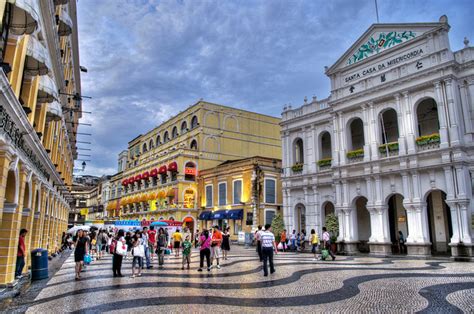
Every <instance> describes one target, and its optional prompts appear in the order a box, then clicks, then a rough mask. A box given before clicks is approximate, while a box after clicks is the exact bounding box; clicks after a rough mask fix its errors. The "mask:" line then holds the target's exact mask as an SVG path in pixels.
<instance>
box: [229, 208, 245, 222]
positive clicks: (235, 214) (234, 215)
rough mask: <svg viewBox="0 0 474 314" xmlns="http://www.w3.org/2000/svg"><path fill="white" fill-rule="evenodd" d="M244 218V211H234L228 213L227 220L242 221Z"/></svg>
mask: <svg viewBox="0 0 474 314" xmlns="http://www.w3.org/2000/svg"><path fill="white" fill-rule="evenodd" d="M243 218H244V210H243V209H232V210H229V211H228V212H227V219H234V220H241V219H243Z"/></svg>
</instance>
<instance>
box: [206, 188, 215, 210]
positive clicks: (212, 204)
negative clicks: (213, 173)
mask: <svg viewBox="0 0 474 314" xmlns="http://www.w3.org/2000/svg"><path fill="white" fill-rule="evenodd" d="M208 186H210V187H211V194H212V195H211V205H208V204H207V187H208ZM204 194H205V195H206V199H205V201H206V205H205V207H206V208H212V207H213V206H214V185H213V184H206V185H205V186H204Z"/></svg>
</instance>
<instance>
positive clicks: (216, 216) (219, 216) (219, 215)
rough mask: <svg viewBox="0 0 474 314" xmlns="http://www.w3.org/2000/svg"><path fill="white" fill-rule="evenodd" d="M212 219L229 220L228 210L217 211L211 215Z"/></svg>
mask: <svg viewBox="0 0 474 314" xmlns="http://www.w3.org/2000/svg"><path fill="white" fill-rule="evenodd" d="M211 219H227V210H216V211H215V212H213V213H212V214H211Z"/></svg>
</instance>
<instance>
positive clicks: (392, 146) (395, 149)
mask: <svg viewBox="0 0 474 314" xmlns="http://www.w3.org/2000/svg"><path fill="white" fill-rule="evenodd" d="M387 148H388V151H389V152H398V149H399V148H398V142H391V143H387V144H382V145H380V146H379V152H380V153H381V154H385V153H387Z"/></svg>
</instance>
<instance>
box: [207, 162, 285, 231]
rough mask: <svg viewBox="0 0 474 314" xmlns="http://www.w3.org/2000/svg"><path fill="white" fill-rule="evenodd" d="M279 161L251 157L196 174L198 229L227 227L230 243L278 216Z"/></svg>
mask: <svg viewBox="0 0 474 314" xmlns="http://www.w3.org/2000/svg"><path fill="white" fill-rule="evenodd" d="M281 191H282V186H281V160H280V159H274V158H266V157H251V158H245V159H241V160H232V161H227V162H224V163H222V164H220V165H218V166H217V167H214V168H211V169H207V170H203V171H201V172H200V173H199V179H198V195H199V196H200V200H199V201H200V206H201V210H200V213H199V217H198V220H199V224H198V228H200V230H202V228H207V229H209V228H211V227H212V226H215V225H219V226H220V227H221V228H224V227H226V226H228V227H230V234H231V239H233V240H235V239H237V236H238V233H239V232H240V231H243V232H251V231H253V230H255V229H256V228H257V226H258V225H262V226H263V225H265V224H267V223H271V222H272V220H273V217H274V216H275V215H276V214H280V215H282V214H283V213H282V203H283V197H282V193H281Z"/></svg>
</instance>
